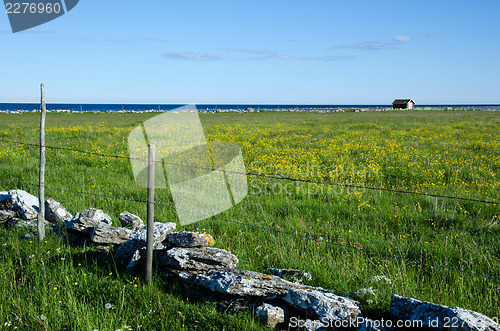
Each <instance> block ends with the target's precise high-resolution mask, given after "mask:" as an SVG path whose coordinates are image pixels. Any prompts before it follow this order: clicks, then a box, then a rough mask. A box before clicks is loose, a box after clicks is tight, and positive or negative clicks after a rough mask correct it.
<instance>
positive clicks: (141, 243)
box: [114, 222, 175, 262]
mask: <svg viewBox="0 0 500 331" xmlns="http://www.w3.org/2000/svg"><path fill="white" fill-rule="evenodd" d="M173 230H175V223H159V222H155V223H154V228H153V248H155V249H161V248H163V247H164V245H163V244H162V241H164V240H165V238H166V237H167V235H168V234H169V233H171V232H172V231H173ZM146 231H147V225H141V226H138V227H136V228H135V229H134V230H132V231H131V232H130V233H129V238H130V239H129V240H127V241H126V242H124V243H123V244H121V245H120V247H118V249H117V250H116V252H115V254H114V257H115V259H117V260H127V261H130V260H131V259H133V257H134V256H135V257H136V258H137V261H139V259H140V255H137V251H139V250H140V249H143V248H144V247H146V234H147V232H146ZM137 261H135V262H137ZM130 262H132V261H130Z"/></svg>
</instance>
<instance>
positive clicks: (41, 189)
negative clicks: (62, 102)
mask: <svg viewBox="0 0 500 331" xmlns="http://www.w3.org/2000/svg"><path fill="white" fill-rule="evenodd" d="M40 90H41V94H42V96H41V102H40V103H41V105H40V113H41V117H40V172H39V175H40V177H39V183H38V239H39V240H40V241H44V240H45V113H46V111H47V110H46V109H45V91H44V87H43V84H41V85H40Z"/></svg>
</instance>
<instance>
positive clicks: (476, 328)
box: [390, 295, 500, 331]
mask: <svg viewBox="0 0 500 331" xmlns="http://www.w3.org/2000/svg"><path fill="white" fill-rule="evenodd" d="M390 310H391V316H392V317H393V318H394V319H400V320H407V321H421V322H422V327H424V328H435V329H437V330H450V331H458V330H473V331H500V325H499V324H498V323H496V322H495V321H494V320H493V319H491V318H489V317H487V316H485V315H482V314H480V313H477V312H475V311H472V310H468V309H463V308H458V307H448V306H442V305H437V304H434V303H431V302H426V301H420V300H416V299H413V298H405V297H401V296H399V295H393V296H392V299H391V308H390Z"/></svg>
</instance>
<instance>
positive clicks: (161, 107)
mask: <svg viewBox="0 0 500 331" xmlns="http://www.w3.org/2000/svg"><path fill="white" fill-rule="evenodd" d="M182 106H184V105H181V104H74V103H71V104H60V103H48V104H46V107H47V110H48V111H98V112H108V111H111V112H118V111H136V112H144V111H171V110H175V109H176V108H178V107H182ZM196 108H197V109H198V111H201V112H211V111H243V110H246V109H252V110H254V111H259V110H282V111H339V110H353V109H360V110H377V109H381V110H383V109H389V108H392V105H390V104H389V105H266V104H222V105H216V104H196ZM426 108H437V109H450V110H453V109H467V110H495V111H500V105H417V107H416V109H426ZM39 109H40V104H39V103H0V112H1V111H38V110H39Z"/></svg>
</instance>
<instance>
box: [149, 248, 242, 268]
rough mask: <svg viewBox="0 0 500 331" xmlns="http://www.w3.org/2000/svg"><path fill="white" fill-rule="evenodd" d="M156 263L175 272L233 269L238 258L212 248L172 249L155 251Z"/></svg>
mask: <svg viewBox="0 0 500 331" xmlns="http://www.w3.org/2000/svg"><path fill="white" fill-rule="evenodd" d="M156 261H157V262H158V265H159V266H161V267H168V268H172V269H177V270H198V271H205V270H211V269H228V268H235V267H236V264H237V263H238V258H237V257H236V256H235V255H234V254H231V253H230V252H228V251H226V250H223V249H220V248H214V247H206V248H194V247H188V248H184V247H174V248H171V249H169V250H168V251H165V250H159V251H156Z"/></svg>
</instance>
